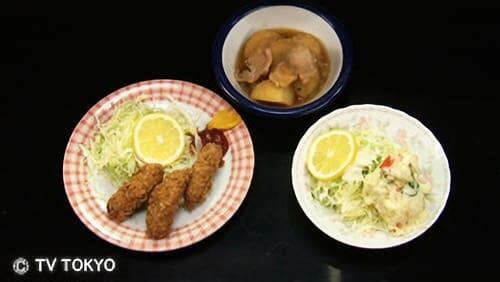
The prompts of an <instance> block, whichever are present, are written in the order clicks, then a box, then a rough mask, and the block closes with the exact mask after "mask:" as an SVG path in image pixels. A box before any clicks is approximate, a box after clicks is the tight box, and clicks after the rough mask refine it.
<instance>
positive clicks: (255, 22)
mask: <svg viewBox="0 0 500 282" xmlns="http://www.w3.org/2000/svg"><path fill="white" fill-rule="evenodd" d="M269 28H291V29H296V30H300V31H303V32H307V33H310V34H312V35H314V36H316V38H318V39H319V40H321V41H322V42H323V44H324V46H325V48H326V50H327V52H328V55H329V57H330V61H331V64H330V72H329V76H328V79H327V81H326V83H325V85H324V86H323V88H322V90H321V92H320V94H319V95H317V98H316V99H314V100H312V101H310V102H308V103H307V104H305V105H300V106H297V107H293V108H280V107H271V106H265V105H261V104H258V103H255V102H254V101H252V100H251V99H249V98H248V97H247V95H246V94H245V93H244V91H243V89H242V88H241V87H240V85H239V84H238V82H237V81H236V79H235V69H236V60H237V57H238V52H239V50H240V49H241V47H242V45H243V44H244V43H245V42H246V40H247V39H248V38H249V37H250V36H251V35H252V34H253V33H255V32H256V31H259V30H262V29H269ZM213 52H214V53H213V65H214V71H215V75H216V77H217V81H218V82H219V85H220V86H221V88H223V90H224V91H225V92H226V94H227V95H228V96H229V97H230V98H231V99H232V100H233V101H234V102H236V103H238V104H240V105H242V106H243V107H244V108H247V109H250V110H251V111H253V112H256V113H257V114H261V115H265V116H275V117H276V116H277V117H297V116H301V115H304V114H307V113H310V112H313V111H316V110H318V109H320V108H322V107H324V106H326V105H327V104H329V103H330V102H331V101H332V100H333V98H334V97H335V96H336V95H337V94H338V93H339V92H340V91H341V90H342V89H343V87H344V86H345V84H346V82H347V78H348V76H349V73H350V69H351V64H352V50H351V46H350V42H349V39H348V36H347V34H346V31H345V30H344V28H343V27H342V25H341V24H340V23H339V22H338V21H337V20H336V19H335V18H333V17H332V16H329V15H327V14H326V13H325V12H323V11H320V10H319V9H318V8H315V7H312V6H308V5H302V4H287V5H268V6H266V5H264V6H257V7H251V8H247V9H245V10H244V11H241V12H239V13H237V14H235V15H234V16H233V17H232V18H231V19H230V20H229V21H228V22H227V23H226V24H225V25H224V26H223V27H222V29H221V31H220V32H219V34H218V36H217V38H216V40H215V45H214V50H213Z"/></svg>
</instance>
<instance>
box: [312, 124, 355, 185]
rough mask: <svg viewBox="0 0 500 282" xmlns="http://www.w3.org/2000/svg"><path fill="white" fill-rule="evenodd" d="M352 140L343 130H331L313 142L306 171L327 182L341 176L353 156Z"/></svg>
mask: <svg viewBox="0 0 500 282" xmlns="http://www.w3.org/2000/svg"><path fill="white" fill-rule="evenodd" d="M355 151H356V148H355V145H354V138H353V137H352V135H351V134H350V133H349V132H347V131H343V130H332V131H329V132H327V133H324V134H322V135H320V136H318V137H317V138H316V139H314V140H313V142H312V144H311V147H310V149H309V155H308V157H307V169H308V170H309V172H310V173H311V174H312V176H314V177H315V178H316V179H319V180H329V179H333V178H336V177H338V176H340V175H341V174H342V172H343V171H344V170H345V168H346V167H347V166H348V165H349V164H350V163H351V162H352V160H353V159H354V156H355Z"/></svg>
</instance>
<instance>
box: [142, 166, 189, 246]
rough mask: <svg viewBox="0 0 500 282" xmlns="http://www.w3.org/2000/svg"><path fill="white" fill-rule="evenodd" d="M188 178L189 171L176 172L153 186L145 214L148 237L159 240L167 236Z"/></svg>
mask: <svg viewBox="0 0 500 282" xmlns="http://www.w3.org/2000/svg"><path fill="white" fill-rule="evenodd" d="M190 178H191V169H183V170H177V171H174V172H172V173H171V174H169V175H167V176H166V177H165V179H164V180H163V182H161V183H160V184H158V185H156V186H155V188H154V189H153V192H151V195H150V196H149V200H148V210H147V213H146V226H147V230H146V233H147V234H148V236H149V237H151V238H153V239H161V238H164V237H166V236H167V235H168V232H169V231H170V226H171V225H172V222H173V221H174V215H175V212H176V211H177V209H178V208H179V203H180V201H181V199H182V195H183V193H184V190H185V189H186V186H187V185H188V183H189V179H190Z"/></svg>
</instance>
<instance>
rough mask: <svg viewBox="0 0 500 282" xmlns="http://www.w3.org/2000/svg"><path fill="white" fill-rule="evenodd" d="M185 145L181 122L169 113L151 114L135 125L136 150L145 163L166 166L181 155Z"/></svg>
mask: <svg viewBox="0 0 500 282" xmlns="http://www.w3.org/2000/svg"><path fill="white" fill-rule="evenodd" d="M184 145H185V138H184V132H183V131H182V128H181V126H180V125H179V123H178V122H177V121H176V120H175V119H173V118H172V117H171V116H169V115H166V114H163V113H154V114H149V115H146V116H144V117H143V118H141V119H140V120H139V122H138V123H137V125H136V126H135V129H134V151H135V154H136V156H137V157H138V158H139V159H140V160H141V161H143V162H145V163H158V164H161V165H163V166H166V165H168V164H170V163H172V162H174V161H175V160H177V159H178V158H179V157H180V155H181V154H182V151H183V150H184Z"/></svg>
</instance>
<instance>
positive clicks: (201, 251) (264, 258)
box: [0, 1, 500, 281]
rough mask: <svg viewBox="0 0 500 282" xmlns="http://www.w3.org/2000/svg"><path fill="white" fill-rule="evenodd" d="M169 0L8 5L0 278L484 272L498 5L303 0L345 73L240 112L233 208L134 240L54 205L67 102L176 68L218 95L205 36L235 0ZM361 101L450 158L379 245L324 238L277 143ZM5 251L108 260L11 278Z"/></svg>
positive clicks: (78, 105) (494, 244) (490, 221)
mask: <svg viewBox="0 0 500 282" xmlns="http://www.w3.org/2000/svg"><path fill="white" fill-rule="evenodd" d="M178 2H179V1H177V2H176V5H175V6H173V5H172V4H169V1H163V3H161V4H155V5H153V4H146V3H144V2H140V1H138V2H136V3H132V2H124V3H122V4H120V5H119V6H111V5H108V6H101V5H99V6H90V4H87V3H86V2H83V1H82V2H81V3H78V4H68V3H67V4H65V5H63V6H57V5H55V4H54V5H51V4H43V5H42V4H40V3H38V5H37V6H26V7H23V6H22V3H21V4H19V7H17V8H18V9H17V11H18V12H19V15H20V17H17V18H15V19H12V20H10V21H8V22H7V23H5V24H3V25H2V30H3V32H2V36H3V42H2V45H3V46H4V47H7V50H5V51H3V52H2V53H3V54H2V55H4V56H3V57H4V58H3V59H2V67H3V69H4V71H7V73H6V74H5V72H4V75H3V76H2V80H3V83H2V89H3V90H2V103H1V104H2V110H1V111H0V121H1V122H0V130H1V131H0V132H1V138H0V139H1V150H2V154H1V155H2V157H1V159H2V163H3V169H2V170H1V175H2V183H1V188H0V189H1V190H2V194H1V196H0V203H1V205H0V226H1V227H0V228H1V229H0V230H1V231H0V234H1V238H2V239H1V240H0V241H1V243H0V244H1V249H0V256H1V264H0V281H18V280H24V281H93V280H95V281H428V280H437V279H439V278H451V277H453V278H466V277H470V278H476V279H479V278H480V277H482V276H483V275H484V277H486V275H488V274H489V272H494V271H495V266H496V264H497V262H498V259H497V254H498V251H499V243H498V239H499V235H500V234H499V232H498V223H499V220H498V207H499V204H498V191H497V190H498V189H499V188H500V180H499V176H500V166H499V163H500V161H499V160H500V150H499V149H498V147H499V143H498V141H497V140H498V128H499V126H498V121H499V120H500V119H499V118H498V114H499V113H500V111H499V110H498V109H499V102H500V95H499V90H498V71H497V65H498V62H499V61H498V60H497V58H496V56H495V53H496V52H498V51H499V50H500V49H499V47H500V45H499V39H498V38H499V34H500V33H499V31H500V29H499V27H500V26H499V21H498V16H497V15H495V13H494V12H493V11H491V10H488V9H482V10H477V9H474V7H469V6H466V7H465V8H464V9H453V8H452V6H450V5H447V6H446V9H444V8H442V7H441V8H440V7H439V6H441V5H439V3H434V2H433V3H434V4H433V3H429V4H427V5H421V6H419V7H417V8H415V7H413V8H411V9H410V8H405V7H397V6H393V5H390V4H388V5H385V6H384V5H377V7H368V6H363V5H362V4H360V3H359V1H354V2H353V1H323V2H321V3H319V4H320V5H322V6H324V7H325V9H327V10H328V11H329V12H330V13H332V14H333V15H335V16H336V17H337V18H338V19H340V20H341V21H342V22H343V23H344V24H345V26H346V28H347V29H348V30H349V32H350V34H351V37H352V41H353V46H354V56H355V64H354V68H353V72H352V75H351V79H350V82H349V84H348V87H347V88H346V89H345V91H344V92H343V93H342V95H341V96H340V97H339V98H338V99H337V100H336V101H335V103H334V104H332V105H331V106H329V107H328V108H327V109H325V110H324V111H322V112H319V113H316V114H313V115H310V116H308V117H305V118H300V119H297V120H289V121H272V120H265V119H261V118H257V117H255V116H252V115H249V114H246V113H242V115H243V118H244V119H245V121H246V123H247V125H248V127H249V129H250V132H251V134H252V139H253V141H254V149H255V154H256V165H255V173H254V178H253V182H252V186H251V188H250V191H249V193H248V195H247V197H246V199H245V200H244V202H243V204H242V206H241V208H240V209H239V210H238V211H237V213H236V214H235V216H234V217H233V218H231V220H230V221H229V222H228V223H227V224H226V225H224V226H223V227H222V228H221V229H220V230H219V231H218V232H216V233H215V234H213V235H212V236H210V237H209V238H208V239H206V240H204V241H202V242H200V243H198V244H196V245H193V246H191V247H188V248H185V249H181V250H178V251H174V252H167V253H159V254H147V253H139V252H133V251H128V250H124V249H121V248H119V247H115V246H113V245H111V244H109V243H107V242H106V241H103V240H101V239H100V238H98V237H96V236H95V235H94V234H93V233H92V232H90V231H89V230H88V229H87V228H86V227H85V226H84V225H83V224H82V223H81V222H80V221H79V219H78V218H77V216H76V215H75V214H74V213H73V211H72V209H71V207H70V205H69V202H68V200H67V198H66V194H65V192H64V187H63V182H62V173H61V171H62V159H63V153H64V149H65V146H66V142H67V141H68V138H69V136H70V134H71V131H72V130H73V128H74V126H75V125H76V123H77V122H78V120H79V119H80V118H81V117H82V116H83V114H84V113H85V112H86V111H87V110H88V109H89V108H90V107H91V106H92V105H93V104H94V103H96V102H97V101H98V100H99V99H101V98H102V97H104V96H105V95H107V94H109V93H110V92H112V91H113V90H115V89H117V88H120V87H122V86H125V85H128V84H130V83H133V82H137V81H141V80H149V79H159V78H173V79H182V80H187V81H191V82H194V83H197V84H200V85H203V86H205V87H208V88H210V89H212V90H214V91H215V92H217V93H220V94H221V95H222V92H221V90H220V89H219V88H218V87H217V84H216V81H215V79H214V76H213V72H212V69H211V62H210V59H211V46H212V43H213V39H214V36H215V33H216V32H217V30H218V29H219V27H220V26H221V24H222V23H223V22H224V20H225V19H227V17H228V16H229V15H230V14H231V13H233V12H235V11H236V10H238V9H239V8H241V7H242V6H243V5H244V4H245V3H237V2H233V1H228V2H227V3H219V4H214V6H212V9H211V10H210V12H208V11H209V10H206V9H201V8H200V9H194V8H193V5H194V4H193V3H192V1H189V3H188V1H185V3H178ZM180 2H184V1H180ZM44 3H45V2H44ZM372 6H374V4H372ZM213 7H216V8H213ZM20 9H21V10H20ZM52 9H54V10H52ZM57 9H61V10H57ZM20 11H21V12H20ZM54 11H55V12H54ZM82 11H83V12H84V13H81V12H82ZM46 12H51V13H50V15H49V14H46ZM94 12H95V13H94ZM41 15H43V16H41ZM362 103H375V104H381V105H388V106H391V107H394V108H397V109H400V110H403V111H405V112H407V113H408V114H410V115H412V116H414V117H416V118H417V119H419V120H420V121H422V122H423V123H424V124H425V125H426V126H427V127H428V128H429V129H430V130H432V131H433V132H434V134H435V135H436V137H437V138H438V139H439V141H440V142H441V143H442V145H443V147H444V149H445V152H446V154H447V156H448V159H449V162H450V168H451V172H452V185H451V193H450V197H449V200H448V204H447V206H446V208H445V210H444V212H443V213H442V215H441V217H440V218H439V220H438V221H437V222H436V223H435V224H434V225H433V226H432V227H431V228H430V229H429V230H428V231H427V232H425V233H424V234H423V235H422V236H420V237H419V238H417V239H415V240H414V241H412V242H410V243H408V244H405V245H403V246H400V247H396V248H391V249H386V250H364V249H358V248H353V247H349V246H346V245H343V244H341V243H339V242H337V241H335V240H333V239H330V238H329V237H328V236H326V235H325V234H323V233H322V232H321V231H319V230H318V229H317V228H316V227H314V225H313V224H312V223H311V222H310V221H309V220H308V219H307V217H306V216H305V215H304V213H303V212H302V210H301V209H300V207H299V205H298V203H297V201H296V199H295V196H294V194H293V190H292V187H291V179H290V167H291V159H292V154H293V151H294V149H295V146H296V145H297V143H298V141H299V139H300V137H301V136H302V134H303V133H304V132H305V130H306V129H307V128H308V127H309V126H310V125H311V124H312V123H313V122H314V121H316V120H317V119H318V118H319V117H321V116H323V115H324V114H326V113H328V112H330V111H332V110H334V109H337V108H341V107H345V106H348V105H352V104H362ZM20 256H23V257H25V258H27V259H28V260H29V261H31V260H34V259H35V258H39V257H48V258H63V257H71V258H75V257H80V258H105V257H111V258H113V259H114V260H115V261H116V265H117V269H116V270H115V271H114V272H112V273H86V274H82V273H64V272H62V271H60V270H59V271H55V272H54V273H49V272H43V273H38V272H36V270H35V266H34V265H32V270H31V271H30V272H28V274H26V275H25V276H16V275H15V274H13V271H12V262H13V260H14V259H16V258H17V257H20ZM491 279H493V280H495V279H494V278H491ZM478 281H479V280H478Z"/></svg>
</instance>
